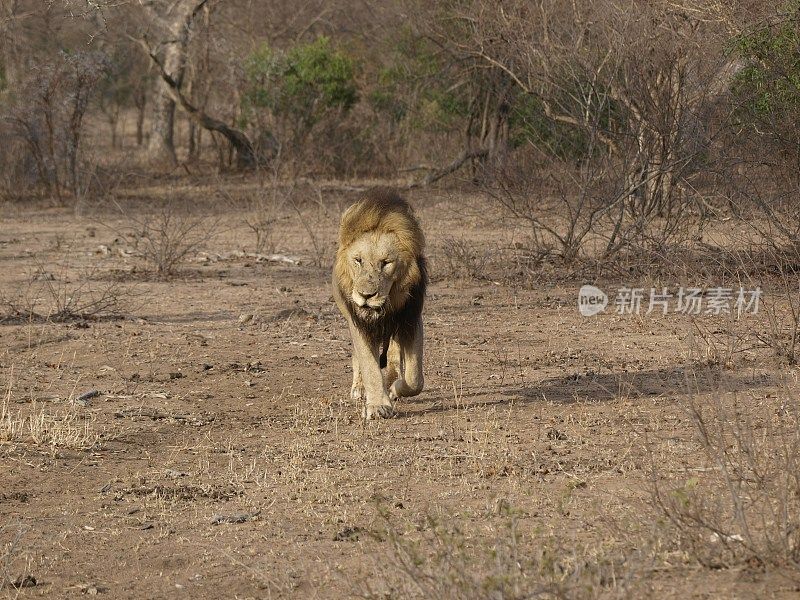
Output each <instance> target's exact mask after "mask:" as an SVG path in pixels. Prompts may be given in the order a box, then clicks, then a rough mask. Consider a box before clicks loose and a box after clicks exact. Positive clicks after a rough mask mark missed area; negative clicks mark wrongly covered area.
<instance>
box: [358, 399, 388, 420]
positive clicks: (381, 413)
mask: <svg viewBox="0 0 800 600" xmlns="http://www.w3.org/2000/svg"><path fill="white" fill-rule="evenodd" d="M362 415H363V416H364V418H365V419H366V420H367V421H369V420H370V419H388V418H390V417H393V416H394V407H393V406H392V403H391V402H389V401H388V400H387V401H386V403H385V404H366V405H365V406H364V411H363V412H362Z"/></svg>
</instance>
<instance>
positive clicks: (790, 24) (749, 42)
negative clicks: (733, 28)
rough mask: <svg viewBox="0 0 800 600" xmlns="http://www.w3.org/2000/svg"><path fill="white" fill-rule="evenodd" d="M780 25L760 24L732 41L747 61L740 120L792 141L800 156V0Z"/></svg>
mask: <svg viewBox="0 0 800 600" xmlns="http://www.w3.org/2000/svg"><path fill="white" fill-rule="evenodd" d="M781 12H782V14H783V15H784V18H783V19H782V20H781V21H780V22H779V23H770V24H766V25H760V26H759V27H758V28H756V29H754V30H751V31H748V32H746V33H743V34H741V35H739V36H738V37H736V38H735V39H734V41H733V46H734V51H735V52H736V53H737V54H738V55H739V56H740V57H741V58H742V59H743V60H744V61H745V66H744V68H742V69H741V70H740V71H739V72H738V73H737V75H736V78H735V80H734V85H733V92H734V95H735V96H736V98H737V100H738V101H739V107H740V108H739V110H738V113H737V115H738V117H739V119H740V120H741V121H742V122H743V123H750V124H752V125H755V126H756V127H757V128H758V129H759V130H760V131H762V132H765V133H767V134H768V135H770V136H771V137H773V139H776V140H780V141H782V142H787V145H788V146H790V147H792V149H794V150H795V151H796V152H800V146H799V145H798V144H797V136H796V133H797V130H796V125H797V122H798V120H800V0H790V1H789V2H787V3H786V4H785V5H784V8H783V10H782V11H781Z"/></svg>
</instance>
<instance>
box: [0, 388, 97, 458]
mask: <svg viewBox="0 0 800 600" xmlns="http://www.w3.org/2000/svg"><path fill="white" fill-rule="evenodd" d="M12 379H13V373H12V376H11V378H10V379H9V383H8V387H7V389H6V392H5V394H4V396H3V399H2V403H0V442H5V443H12V444H15V443H20V444H34V445H37V446H41V447H45V448H49V449H50V450H51V451H54V450H55V449H57V448H70V449H74V450H89V449H91V448H93V447H94V446H96V445H97V443H98V441H99V439H100V436H99V434H98V433H97V432H96V431H95V430H94V424H93V418H92V416H91V413H88V412H86V411H85V410H82V409H81V408H79V406H77V405H76V404H75V403H73V402H71V401H67V402H65V403H64V404H61V405H60V406H57V407H52V406H49V405H48V404H41V405H40V404H38V403H36V402H34V403H33V405H32V406H30V408H29V409H28V410H26V411H25V412H24V413H23V411H20V410H14V409H13V407H12V398H13V394H12Z"/></svg>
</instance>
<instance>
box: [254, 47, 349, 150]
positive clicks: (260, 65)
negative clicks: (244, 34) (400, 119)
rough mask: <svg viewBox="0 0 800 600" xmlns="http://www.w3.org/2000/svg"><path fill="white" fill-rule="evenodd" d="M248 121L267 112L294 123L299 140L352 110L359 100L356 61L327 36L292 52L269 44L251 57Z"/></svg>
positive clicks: (291, 49)
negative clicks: (329, 118) (333, 116)
mask: <svg viewBox="0 0 800 600" xmlns="http://www.w3.org/2000/svg"><path fill="white" fill-rule="evenodd" d="M244 71H245V79H246V90H245V94H244V100H243V113H244V120H245V123H244V124H249V123H250V122H252V121H254V120H257V119H258V117H257V115H256V114H255V113H258V112H261V111H267V112H268V113H270V114H271V115H272V116H273V117H274V118H275V119H277V120H281V121H283V122H284V123H285V124H291V125H292V126H291V129H292V132H291V135H293V136H294V137H295V139H298V138H300V137H302V136H303V135H305V134H307V133H308V132H309V131H310V130H311V128H313V127H314V125H316V124H317V123H319V122H320V121H321V120H323V119H324V118H325V117H326V116H328V115H330V114H331V113H332V112H333V113H335V112H341V113H346V112H348V111H349V110H350V109H351V108H352V107H353V106H354V105H355V104H356V102H358V88H357V86H356V81H355V76H356V71H357V63H356V60H355V59H354V58H353V57H352V56H350V55H349V54H347V53H346V52H345V51H344V50H341V49H337V48H335V47H334V46H333V45H332V44H331V42H330V40H329V39H328V38H327V37H319V38H317V39H316V40H314V41H313V42H310V43H307V44H299V45H297V46H294V47H292V48H290V49H289V50H287V51H280V50H275V49H273V48H270V47H269V46H267V45H266V44H264V45H262V46H261V47H259V48H258V49H257V50H256V51H255V52H253V53H252V54H251V55H250V56H248V57H247V60H246V61H245V65H244Z"/></svg>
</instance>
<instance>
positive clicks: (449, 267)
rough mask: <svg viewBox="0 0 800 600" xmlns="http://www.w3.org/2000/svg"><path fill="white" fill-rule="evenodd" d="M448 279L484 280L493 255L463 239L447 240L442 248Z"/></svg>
mask: <svg viewBox="0 0 800 600" xmlns="http://www.w3.org/2000/svg"><path fill="white" fill-rule="evenodd" d="M441 252H442V256H443V261H442V262H443V263H444V269H445V274H446V276H447V277H455V278H465V279H482V278H483V277H485V273H486V267H487V263H488V262H489V259H490V258H491V254H490V253H489V252H488V251H486V250H483V251H481V249H479V248H477V247H476V246H475V244H473V243H470V242H469V241H467V240H464V239H463V238H461V239H458V238H452V237H448V238H445V239H444V241H443V243H442V248H441Z"/></svg>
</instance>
